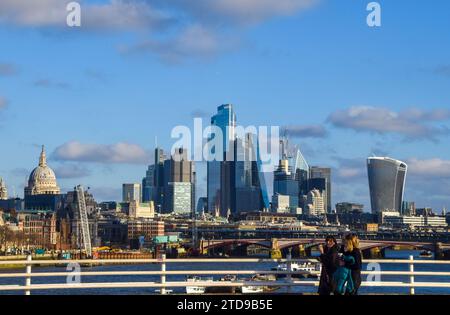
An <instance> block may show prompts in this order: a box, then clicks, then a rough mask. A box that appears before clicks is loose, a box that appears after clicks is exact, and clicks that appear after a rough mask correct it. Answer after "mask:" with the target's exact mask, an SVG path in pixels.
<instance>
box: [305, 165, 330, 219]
mask: <svg viewBox="0 0 450 315" xmlns="http://www.w3.org/2000/svg"><path fill="white" fill-rule="evenodd" d="M309 178H310V179H315V178H325V180H326V188H325V191H324V192H323V193H322V196H323V200H324V204H325V210H326V211H327V213H331V169H330V168H328V167H317V166H312V167H310V169H309ZM312 189H313V188H311V187H308V190H312Z"/></svg>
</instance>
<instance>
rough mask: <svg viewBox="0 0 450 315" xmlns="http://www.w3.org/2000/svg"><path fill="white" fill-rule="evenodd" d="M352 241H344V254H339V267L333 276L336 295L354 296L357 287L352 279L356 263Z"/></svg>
mask: <svg viewBox="0 0 450 315" xmlns="http://www.w3.org/2000/svg"><path fill="white" fill-rule="evenodd" d="M352 253H353V243H352V241H351V239H347V238H346V239H345V240H344V241H343V253H339V267H338V269H337V270H336V272H335V273H334V274H333V279H332V288H333V293H334V294H335V295H352V294H353V293H354V292H355V285H354V282H353V277H352V268H353V266H354V265H355V263H356V260H355V257H354V256H353V255H352Z"/></svg>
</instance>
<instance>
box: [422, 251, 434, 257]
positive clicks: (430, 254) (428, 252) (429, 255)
mask: <svg viewBox="0 0 450 315" xmlns="http://www.w3.org/2000/svg"><path fill="white" fill-rule="evenodd" d="M420 257H424V258H431V257H433V253H432V252H431V251H429V250H424V251H423V252H421V253H420Z"/></svg>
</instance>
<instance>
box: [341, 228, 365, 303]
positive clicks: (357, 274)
mask: <svg viewBox="0 0 450 315" xmlns="http://www.w3.org/2000/svg"><path fill="white" fill-rule="evenodd" d="M347 239H348V240H350V241H351V242H352V245H353V249H352V251H348V253H344V254H348V255H351V256H352V257H353V258H354V259H355V263H354V264H353V265H351V266H348V267H349V268H350V270H351V271H352V279H353V284H354V286H355V290H354V291H353V292H352V295H357V294H358V290H359V288H360V287H361V282H362V278H361V270H362V253H361V250H360V249H359V239H358V236H357V235H356V234H350V235H348V236H347Z"/></svg>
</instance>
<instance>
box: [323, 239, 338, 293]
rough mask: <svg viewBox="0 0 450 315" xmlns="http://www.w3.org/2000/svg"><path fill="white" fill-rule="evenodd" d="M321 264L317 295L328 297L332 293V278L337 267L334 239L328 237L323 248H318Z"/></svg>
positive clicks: (336, 250) (336, 247)
mask: <svg viewBox="0 0 450 315" xmlns="http://www.w3.org/2000/svg"><path fill="white" fill-rule="evenodd" d="M319 251H320V257H319V261H320V262H321V263H322V273H321V274H320V282H319V292H318V293H319V295H330V294H331V293H332V292H333V288H332V278H333V274H334V273H335V272H336V270H337V269H338V267H339V256H338V254H339V248H338V245H337V242H336V239H335V238H334V237H332V236H328V237H327V238H326V240H325V246H323V245H320V246H319Z"/></svg>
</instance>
